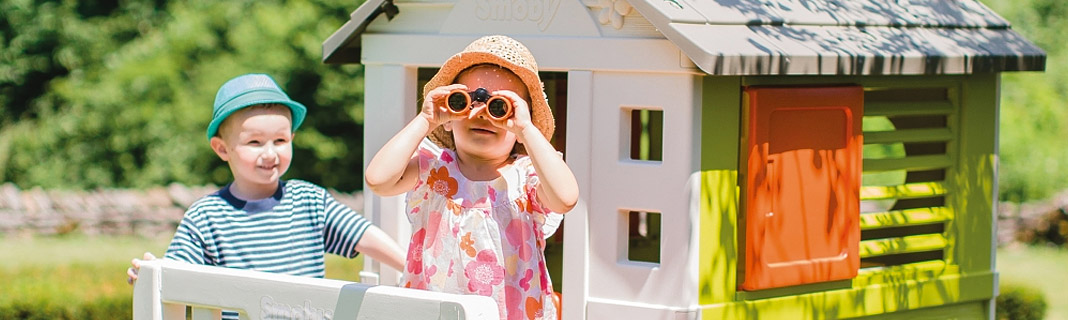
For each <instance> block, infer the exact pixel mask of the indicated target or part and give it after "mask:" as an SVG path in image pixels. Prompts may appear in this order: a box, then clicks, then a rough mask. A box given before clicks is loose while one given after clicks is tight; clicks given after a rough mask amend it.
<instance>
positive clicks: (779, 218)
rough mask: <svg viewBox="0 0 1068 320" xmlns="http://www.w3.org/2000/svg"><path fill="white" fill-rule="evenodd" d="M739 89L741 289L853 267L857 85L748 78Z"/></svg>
mask: <svg viewBox="0 0 1068 320" xmlns="http://www.w3.org/2000/svg"><path fill="white" fill-rule="evenodd" d="M745 97H746V105H745V106H744V107H745V108H748V110H747V112H748V123H747V127H746V128H745V130H748V132H747V133H746V136H747V139H746V140H747V141H746V142H745V143H746V145H745V147H746V148H747V153H746V154H747V158H748V159H747V160H748V163H747V164H746V165H747V168H746V178H745V179H746V191H745V192H746V197H745V201H746V209H745V217H744V221H745V222H744V223H745V226H744V228H745V231H744V234H745V257H744V259H745V260H744V261H745V262H744V264H745V269H744V271H743V272H744V274H743V275H742V277H743V279H742V283H741V285H740V287H741V289H742V290H759V289H767V288H777V287H784V286H792V285H799V284H806V283H815V282H824V281H833V280H843V279H850V278H853V277H855V276H856V275H857V270H858V268H859V265H860V258H859V256H858V252H857V247H858V243H859V241H860V226H859V220H860V179H861V174H860V173H861V155H862V150H863V135H862V131H861V118H862V116H863V114H864V113H863V112H864V109H863V104H864V91H863V88H861V87H860V86H841V87H748V88H746V89H745Z"/></svg>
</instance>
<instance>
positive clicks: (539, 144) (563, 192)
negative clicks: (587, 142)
mask: <svg viewBox="0 0 1068 320" xmlns="http://www.w3.org/2000/svg"><path fill="white" fill-rule="evenodd" d="M522 135H523V139H522V140H523V141H524V143H523V145H524V146H525V147H526V149H527V155H528V156H530V161H531V162H532V163H534V171H535V172H537V173H538V179H539V180H540V181H541V183H540V184H538V200H541V203H542V204H544V205H545V207H546V208H548V209H549V210H552V211H553V212H559V213H566V212H568V211H571V208H574V207H575V203H576V202H578V195H579V192H578V181H576V180H575V174H574V173H572V172H571V168H570V167H568V166H567V163H565V162H564V159H563V158H562V157H560V154H559V153H557V152H556V149H554V148H553V146H552V144H550V143H549V140H546V139H545V136H543V135H541V131H539V130H538V128H536V127H534V126H528V127H526V128H524V129H523V133H522Z"/></svg>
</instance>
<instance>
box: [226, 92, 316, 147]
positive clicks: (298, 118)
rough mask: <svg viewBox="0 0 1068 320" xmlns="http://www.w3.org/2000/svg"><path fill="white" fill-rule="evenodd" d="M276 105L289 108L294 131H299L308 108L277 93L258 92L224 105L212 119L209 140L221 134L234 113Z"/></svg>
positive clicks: (246, 94) (243, 95) (248, 93)
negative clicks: (266, 105) (220, 131)
mask: <svg viewBox="0 0 1068 320" xmlns="http://www.w3.org/2000/svg"><path fill="white" fill-rule="evenodd" d="M275 103H276V104H281V105H284V106H286V107H289V110H290V113H291V114H292V117H293V128H292V131H297V128H300V125H301V124H302V123H304V116H305V115H306V114H307V113H308V108H306V107H304V105H303V104H301V103H300V102H296V101H293V100H292V99H289V97H287V96H284V95H281V94H278V93H277V92H273V91H268V90H258V91H251V92H247V93H245V94H242V95H239V96H237V97H234V98H233V99H230V101H227V102H226V103H224V104H223V106H222V107H220V108H219V109H218V112H217V113H216V114H213V115H212V117H211V124H209V125H208V130H207V135H208V140H211V138H212V137H214V136H215V135H216V134H217V133H218V132H219V126H220V125H222V123H223V121H224V120H226V118H227V117H229V116H230V115H231V114H233V113H234V112H237V111H238V110H241V109H244V108H246V107H249V106H253V105H257V104H275Z"/></svg>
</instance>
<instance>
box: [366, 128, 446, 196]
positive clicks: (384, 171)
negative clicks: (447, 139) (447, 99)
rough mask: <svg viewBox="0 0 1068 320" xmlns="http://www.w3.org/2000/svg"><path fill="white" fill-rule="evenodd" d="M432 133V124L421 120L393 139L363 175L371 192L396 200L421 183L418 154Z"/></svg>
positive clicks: (381, 150)
mask: <svg viewBox="0 0 1068 320" xmlns="http://www.w3.org/2000/svg"><path fill="white" fill-rule="evenodd" d="M430 129H431V127H430V122H429V121H427V120H426V119H425V118H424V117H421V116H417V117H415V119H412V121H411V122H409V123H408V125H407V126H405V127H404V129H401V131H400V132H398V133H397V135H395V136H393V138H392V139H389V142H386V144H385V145H384V146H382V149H379V150H378V153H377V154H375V157H374V158H372V159H371V162H370V163H368V164H367V171H366V172H364V174H363V178H364V180H365V181H366V182H367V188H369V189H371V191H374V193H375V194H377V195H379V196H395V195H398V194H401V193H404V192H406V191H408V190H411V189H412V188H414V187H415V181H416V180H418V179H419V162H418V161H419V160H418V159H416V157H415V151H416V149H417V148H418V147H419V141H421V140H422V139H423V137H426V135H427V133H429V132H430Z"/></svg>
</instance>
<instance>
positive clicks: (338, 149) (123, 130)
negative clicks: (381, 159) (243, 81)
mask: <svg viewBox="0 0 1068 320" xmlns="http://www.w3.org/2000/svg"><path fill="white" fill-rule="evenodd" d="M157 3H158V4H160V6H161V7H159V8H155V7H153V6H155V5H156V4H157ZM357 5H358V3H353V2H343V1H330V0H322V1H289V2H286V1H250V0H246V1H223V2H218V1H207V0H194V1H172V2H158V1H146V0H141V1H136V0H135V1H128V2H118V3H117V4H115V5H114V7H115V8H114V10H106V9H100V10H89V9H87V8H95V7H94V6H85V5H82V4H79V3H77V2H74V1H68V2H63V3H39V2H29V1H20V0H0V12H5V13H3V14H2V15H5V16H12V17H9V18H6V19H5V20H3V21H0V24H3V23H4V22H7V23H8V24H17V23H21V22H26V23H28V24H33V23H30V22H34V23H36V22H38V20H40V21H41V22H40V23H41V24H44V26H40V27H36V28H40V29H43V30H46V31H50V32H52V33H51V34H60V35H62V36H60V37H59V40H49V39H54V38H55V37H54V36H51V35H42V36H40V37H38V38H32V39H27V40H25V41H24V42H31V43H34V44H35V45H37V46H42V47H44V48H43V49H40V50H39V51H40V52H41V53H40V54H35V55H34V54H31V56H35V57H36V58H35V59H36V60H33V59H30V58H29V57H27V58H19V59H21V60H19V61H15V62H14V65H16V66H20V67H18V68H19V69H18V70H15V71H18V72H14V71H12V72H6V70H4V69H0V90H3V89H6V87H2V86H3V85H4V84H5V83H6V82H3V81H4V79H6V78H5V77H4V75H5V74H13V75H14V76H8V77H7V78H11V77H15V76H20V75H21V77H22V78H32V77H31V75H32V74H33V72H37V73H43V72H46V71H47V72H51V73H49V74H47V75H46V76H45V77H46V78H48V81H45V82H43V83H44V84H41V85H40V86H43V87H46V88H47V89H46V90H45V91H44V92H43V93H40V92H38V93H33V92H30V93H29V94H30V95H31V96H32V97H30V98H20V96H11V95H8V94H6V92H5V94H4V95H3V96H4V97H7V99H23V100H26V102H24V103H18V101H14V100H12V101H14V102H13V103H16V104H17V106H16V107H13V108H8V109H4V110H0V111H2V112H3V113H4V114H5V115H11V117H7V116H5V117H3V119H12V118H14V117H15V116H19V117H20V118H21V119H22V120H23V121H24V122H26V121H29V123H30V124H29V125H27V126H29V127H28V128H20V130H6V128H5V129H4V130H0V148H2V149H0V169H2V170H3V171H0V179H2V180H9V181H13V182H15V183H16V184H18V185H20V186H23V187H27V186H42V187H45V188H94V187H134V188H137V187H146V186H154V185H161V184H167V183H171V182H179V183H185V184H205V183H214V184H217V185H222V184H225V183H228V182H229V181H230V179H231V176H230V173H229V170H228V168H227V167H226V165H225V163H223V162H222V161H221V160H219V159H218V158H217V157H216V156H215V155H214V153H212V152H211V150H210V148H209V147H208V144H207V141H206V138H205V137H204V130H205V128H206V126H207V123H208V121H209V120H210V117H211V105H212V102H213V100H214V98H215V92H216V90H217V89H218V87H219V86H220V85H222V83H223V82H225V81H226V80H227V79H229V78H232V77H234V76H236V75H239V74H243V73H251V72H259V73H267V74H270V75H271V76H273V77H274V78H275V80H277V81H278V82H279V84H280V85H281V86H282V87H283V89H284V90H286V92H287V93H288V94H289V95H290V96H291V97H292V98H293V99H295V100H297V101H300V102H302V103H304V104H305V105H307V106H308V108H309V114H308V117H307V119H306V120H305V124H304V125H303V126H302V127H301V128H300V130H298V131H297V138H296V140H295V142H294V143H295V156H294V161H293V164H292V166H291V168H290V171H289V173H288V174H287V178H300V179H306V180H310V181H314V182H317V183H320V184H322V185H324V186H327V187H332V188H335V189H338V190H342V191H352V190H356V189H359V188H360V187H361V186H362V179H363V178H362V172H361V171H362V170H360V168H362V148H363V146H362V143H363V141H362V140H363V139H362V131H363V129H362V125H361V124H360V123H357V122H356V121H355V120H354V119H355V118H356V115H362V113H363V111H362V106H361V105H360V104H361V101H362V100H363V99H362V92H361V91H360V88H359V87H358V86H357V85H356V83H357V81H359V79H360V77H362V72H361V68H360V67H359V66H354V65H348V66H329V65H325V64H323V63H322V62H321V41H322V40H323V39H326V37H328V36H329V35H330V34H331V33H332V32H333V31H334V30H335V29H336V28H338V27H339V26H341V25H342V24H343V22H344V21H345V20H346V19H347V18H348V12H351V10H354V9H355V8H356V6H357ZM105 7H106V6H105ZM10 8H18V10H11V11H9V10H4V9H10ZM49 10H51V11H49ZM53 11H54V12H57V13H55V14H54V15H55V16H56V18H55V19H38V20H34V19H30V18H32V17H39V16H42V15H43V16H45V17H48V14H45V13H47V12H53ZM11 12H19V13H22V15H16V14H14V13H11ZM43 12H45V13H43ZM19 19H22V20H19ZM52 20H57V21H59V22H56V25H48V24H45V23H44V22H45V21H52ZM20 28H22V29H30V28H31V27H20ZM16 31H19V30H16ZM21 32H22V31H19V33H16V34H21ZM42 32H43V31H42ZM5 39H6V35H5ZM49 41H52V42H49ZM9 42H10V41H9ZM18 43H22V42H18ZM9 51H10V52H12V53H9ZM2 52H4V53H2V54H0V57H8V56H19V55H20V54H21V53H22V52H27V49H25V48H22V47H19V48H16V47H10V48H8V47H5V48H4V51H2ZM27 59H29V60H27ZM22 60H27V61H29V62H25V61H22ZM38 60H40V61H52V62H55V63H54V65H55V66H53V65H48V64H44V63H36V62H34V61H38ZM5 62H6V60H5ZM37 65H43V66H41V67H40V68H44V70H45V71H40V72H38V71H34V70H36V69H33V68H34V67H36V66H37ZM46 67H51V68H52V69H48V68H46ZM40 68H39V69H40ZM22 69H26V70H29V71H20V70H22ZM16 80H17V79H16ZM9 87H10V88H13V89H12V90H24V89H26V88H25V87H26V86H15V85H9ZM27 92H28V91H27ZM0 105H2V104H0ZM30 106H32V109H31V108H30ZM24 125H25V124H24ZM0 126H3V121H0Z"/></svg>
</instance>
